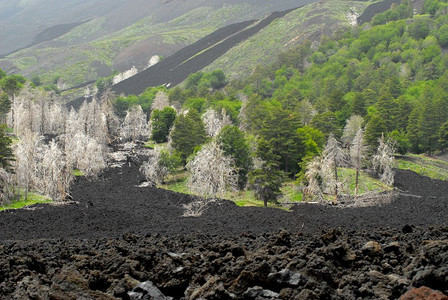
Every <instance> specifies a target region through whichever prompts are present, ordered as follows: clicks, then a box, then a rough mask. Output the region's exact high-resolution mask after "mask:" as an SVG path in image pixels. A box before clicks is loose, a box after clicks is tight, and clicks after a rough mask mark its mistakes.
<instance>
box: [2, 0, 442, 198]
mask: <svg viewBox="0 0 448 300" xmlns="http://www.w3.org/2000/svg"><path fill="white" fill-rule="evenodd" d="M447 7H448V4H447V3H446V2H445V1H438V0H427V1H425V4H424V7H423V13H422V14H414V11H413V9H412V4H411V2H410V1H403V2H402V4H400V5H393V6H392V7H391V9H390V10H388V11H386V12H384V13H381V14H378V15H376V16H375V17H374V18H373V19H372V21H371V22H370V23H366V24H364V25H362V26H354V27H351V28H345V29H344V30H340V31H337V32H335V33H334V34H333V35H332V36H323V37H322V38H321V41H320V43H318V44H316V43H311V42H308V43H304V44H302V45H300V46H298V47H296V48H294V49H291V50H288V51H287V52H284V53H280V54H279V56H278V59H277V61H276V62H275V63H273V64H271V65H264V66H256V67H255V68H254V70H253V72H252V73H251V74H247V77H246V78H245V79H243V80H241V79H238V80H231V79H228V78H226V75H225V74H224V73H223V72H222V71H220V70H216V71H213V72H210V73H203V72H199V73H194V74H191V75H190V76H189V77H188V79H187V80H186V81H185V82H184V83H183V84H181V85H179V86H177V87H174V88H171V89H168V88H166V87H164V86H161V87H148V88H147V89H146V90H145V91H144V92H143V93H142V94H140V95H130V96H127V97H125V96H123V95H114V94H113V93H111V92H110V90H109V89H108V87H107V84H108V82H109V84H110V80H99V81H97V86H99V88H97V89H96V91H95V93H96V96H95V97H94V98H95V99H94V100H93V101H91V102H90V103H87V102H86V103H85V104H84V105H83V106H82V107H81V108H80V109H79V110H77V111H76V110H74V109H68V108H67V107H66V106H65V105H63V104H62V101H61V99H59V96H58V95H57V94H55V93H53V92H51V91H44V90H43V89H41V88H39V87H36V86H35V85H34V84H33V83H32V82H29V81H27V80H26V79H25V78H23V77H21V76H19V75H9V76H7V75H6V74H5V73H4V72H0V89H1V94H0V110H1V115H2V121H3V122H4V123H6V124H7V125H3V127H2V128H1V131H0V143H1V147H0V152H1V153H0V159H1V166H2V170H1V178H0V179H1V181H2V184H1V185H2V196H1V197H2V198H1V200H0V201H1V202H2V203H7V202H11V201H15V200H18V199H20V197H25V198H26V197H27V193H28V191H31V190H33V191H37V192H38V193H39V194H42V195H45V196H47V197H49V198H52V199H67V198H69V187H70V182H71V181H72V180H73V178H74V176H75V175H76V173H77V172H79V173H80V174H83V175H86V176H95V175H96V174H98V173H99V172H100V170H101V169H103V168H105V167H106V161H107V152H108V151H109V150H108V145H110V144H111V143H116V142H118V141H120V142H133V143H135V142H137V141H142V142H144V143H145V146H146V147H148V148H150V149H152V150H151V155H150V156H149V158H148V159H147V161H146V162H144V163H143V165H142V168H141V171H142V173H143V174H145V176H146V178H147V180H148V182H150V183H151V184H153V185H156V186H163V185H164V184H165V183H166V182H167V181H169V180H172V179H173V178H174V177H175V176H176V174H179V173H182V174H184V175H185V176H186V180H185V184H186V186H187V187H188V190H189V191H190V192H191V193H194V194H198V195H202V196H204V197H205V198H207V199H208V198H214V197H223V196H224V195H225V194H226V193H228V192H229V191H230V192H232V191H233V192H237V191H240V190H251V191H253V193H254V195H255V196H256V197H257V198H258V199H260V200H262V201H263V204H264V205H265V206H267V204H268V202H276V201H277V199H278V196H279V195H280V194H281V187H282V185H283V184H284V183H285V182H291V181H292V182H294V185H295V187H296V188H297V189H298V190H299V191H300V193H302V194H303V196H302V199H303V200H312V201H321V202H322V201H323V202H329V203H330V202H331V203H336V202H338V201H339V199H340V197H349V198H351V199H356V198H357V197H358V196H359V194H361V193H366V192H368V189H367V190H365V189H363V188H361V182H359V181H362V180H363V178H366V176H373V177H376V178H378V179H379V180H381V181H382V182H383V184H384V188H383V190H382V191H384V190H387V186H391V185H392V183H393V167H394V155H396V154H406V153H426V154H427V155H429V156H431V155H434V154H435V153H438V152H443V151H445V150H446V148H447V147H448V71H446V70H447V69H448V57H447V55H446V51H447V48H448V16H447V9H448V8H447ZM74 170H76V172H74ZM348 170H351V171H348ZM344 172H345V173H347V172H349V173H351V174H354V176H352V177H353V179H352V178H351V177H350V179H347V176H345V175H344ZM352 181H353V182H352ZM361 190H362V191H361Z"/></svg>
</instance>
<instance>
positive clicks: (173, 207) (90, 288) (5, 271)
mask: <svg viewBox="0 0 448 300" xmlns="http://www.w3.org/2000/svg"><path fill="white" fill-rule="evenodd" d="M139 164H140V162H139V161H138V159H137V157H135V158H134V159H133V160H132V162H131V164H130V165H129V164H127V163H124V164H123V163H121V166H120V163H119V164H117V165H115V167H113V168H109V169H108V170H106V171H105V172H103V173H102V174H101V175H100V176H99V177H98V178H97V179H95V180H90V181H89V180H86V179H85V178H78V179H77V180H76V183H75V185H74V186H73V189H72V196H73V202H72V203H70V204H67V205H63V206H57V205H36V206H34V207H32V208H28V209H23V210H19V211H7V212H2V213H0V228H2V230H1V231H0V240H1V241H0V266H1V268H0V298H1V299H115V298H122V299H170V297H171V298H174V299H181V298H185V299H198V298H205V299H294V298H295V299H396V298H399V297H400V296H402V295H404V294H405V293H408V294H406V296H404V298H403V299H422V295H432V296H431V297H433V298H430V299H447V296H445V295H447V294H448V288H447V287H448V284H447V283H448V224H447V221H446V216H447V215H448V207H447V204H448V196H447V195H446V191H448V183H446V182H442V181H436V180H431V179H429V178H424V177H421V176H419V175H417V174H415V173H412V172H408V171H399V172H397V175H396V187H397V188H398V189H400V190H401V192H400V194H398V196H397V197H396V198H395V199H393V200H392V201H391V202H390V203H388V204H382V205H381V206H373V207H358V208H356V207H354V208H344V207H342V206H337V207H332V206H322V205H316V204H300V205H297V206H296V207H294V208H293V210H292V211H291V212H287V211H282V210H276V209H264V208H240V207H237V206H236V205H234V204H233V203H231V202H229V201H218V202H215V203H214V204H213V205H212V206H210V207H209V208H208V209H207V210H206V211H205V212H204V213H203V214H202V216H200V217H184V214H185V210H184V206H183V204H187V203H190V202H192V201H195V198H194V197H191V196H186V195H182V194H176V193H172V192H168V191H163V190H158V189H155V188H152V187H147V186H145V185H144V184H143V185H142V183H144V178H143V176H142V175H141V174H140V173H139V171H138V167H139ZM416 288H419V289H416ZM443 293H445V295H444V294H443ZM418 297H420V298H418ZM437 297H438V298H437Z"/></svg>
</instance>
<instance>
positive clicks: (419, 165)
mask: <svg viewBox="0 0 448 300" xmlns="http://www.w3.org/2000/svg"><path fill="white" fill-rule="evenodd" d="M397 168H399V169H403V170H411V171H414V172H415V173H417V174H420V175H423V176H428V177H430V178H433V179H440V180H445V181H448V162H447V161H444V160H440V159H436V158H433V157H428V156H425V155H416V154H409V155H407V156H405V157H403V158H399V159H398V160H397Z"/></svg>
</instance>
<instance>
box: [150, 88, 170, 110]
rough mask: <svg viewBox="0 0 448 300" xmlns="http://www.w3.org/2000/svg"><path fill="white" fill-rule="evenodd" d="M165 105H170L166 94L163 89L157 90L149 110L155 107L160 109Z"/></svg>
mask: <svg viewBox="0 0 448 300" xmlns="http://www.w3.org/2000/svg"><path fill="white" fill-rule="evenodd" d="M167 106H170V101H169V99H168V95H167V94H166V93H165V92H164V91H158V92H157V94H156V96H155V97H154V101H153V102H152V105H151V111H153V110H155V109H158V110H162V109H164V108H165V107H167Z"/></svg>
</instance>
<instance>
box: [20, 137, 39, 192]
mask: <svg viewBox="0 0 448 300" xmlns="http://www.w3.org/2000/svg"><path fill="white" fill-rule="evenodd" d="M41 148H42V137H41V136H40V135H38V134H37V133H33V132H31V131H30V130H27V131H25V132H24V133H23V135H22V136H21V139H20V141H19V143H18V144H17V145H16V147H15V149H14V156H15V159H16V161H15V163H14V170H15V175H16V182H17V184H18V186H19V188H23V189H24V193H25V195H24V197H25V199H28V191H29V190H30V188H32V187H33V186H34V184H35V182H36V178H35V175H36V174H35V170H36V168H37V161H36V157H37V156H38V153H39V152H40V151H41ZM19 192H20V190H19ZM18 198H20V197H18Z"/></svg>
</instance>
